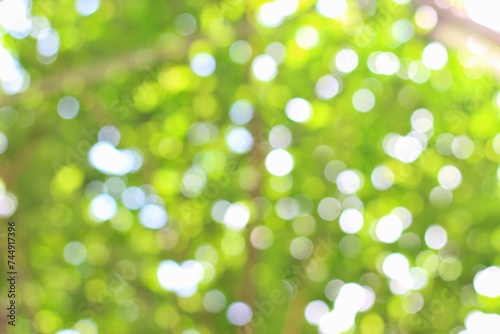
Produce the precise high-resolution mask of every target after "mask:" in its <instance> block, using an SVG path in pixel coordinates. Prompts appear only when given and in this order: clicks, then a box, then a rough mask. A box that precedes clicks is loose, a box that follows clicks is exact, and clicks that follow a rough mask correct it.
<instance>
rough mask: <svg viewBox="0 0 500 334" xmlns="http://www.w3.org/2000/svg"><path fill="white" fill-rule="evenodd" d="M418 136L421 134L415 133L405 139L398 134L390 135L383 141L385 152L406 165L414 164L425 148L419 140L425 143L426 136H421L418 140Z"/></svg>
mask: <svg viewBox="0 0 500 334" xmlns="http://www.w3.org/2000/svg"><path fill="white" fill-rule="evenodd" d="M417 134H419V133H418V132H414V133H410V134H409V135H407V136H404V137H403V136H400V135H398V134H394V133H389V134H388V135H386V136H385V138H384V141H383V146H384V151H385V152H386V153H387V154H389V155H390V156H391V157H393V158H396V159H398V160H400V161H402V162H404V163H412V162H413V161H415V160H417V159H418V157H420V155H421V154H422V152H423V151H424V148H425V147H424V145H423V144H422V142H421V141H420V140H419V139H421V140H422V141H425V140H426V138H425V136H424V137H422V135H421V134H420V135H419V137H418V138H417Z"/></svg>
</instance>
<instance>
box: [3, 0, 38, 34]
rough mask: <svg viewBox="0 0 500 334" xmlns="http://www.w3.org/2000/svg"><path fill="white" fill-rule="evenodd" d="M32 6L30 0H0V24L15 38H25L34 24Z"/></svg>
mask: <svg viewBox="0 0 500 334" xmlns="http://www.w3.org/2000/svg"><path fill="white" fill-rule="evenodd" d="M30 7H31V2H30V1H23V0H3V1H0V26H2V27H3V28H4V29H5V30H6V31H7V32H8V33H9V34H10V35H11V36H12V37H14V38H17V39H22V38H25V37H26V36H28V34H29V32H30V30H31V26H32V21H31V15H30V9H31V8H30Z"/></svg>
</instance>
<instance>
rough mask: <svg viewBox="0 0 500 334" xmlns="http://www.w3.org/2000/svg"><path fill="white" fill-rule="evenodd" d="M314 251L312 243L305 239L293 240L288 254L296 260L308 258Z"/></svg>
mask: <svg viewBox="0 0 500 334" xmlns="http://www.w3.org/2000/svg"><path fill="white" fill-rule="evenodd" d="M313 250H314V244H313V242H312V241H311V240H310V239H309V238H307V237H297V238H294V239H293V240H292V242H291V244H290V254H292V256H293V257H294V258H296V259H298V260H305V259H307V258H309V257H310V256H311V255H312V253H313Z"/></svg>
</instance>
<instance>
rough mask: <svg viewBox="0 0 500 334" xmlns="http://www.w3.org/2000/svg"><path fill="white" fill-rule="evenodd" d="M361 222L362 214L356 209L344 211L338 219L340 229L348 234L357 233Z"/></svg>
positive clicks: (361, 224) (361, 225)
mask: <svg viewBox="0 0 500 334" xmlns="http://www.w3.org/2000/svg"><path fill="white" fill-rule="evenodd" d="M363 221H364V220H363V214H362V213H361V212H359V211H358V210H356V209H347V210H345V211H344V212H342V214H341V215H340V218H339V224H340V228H341V229H342V231H344V232H345V233H349V234H355V233H358V232H359V231H360V230H361V228H362V227H363Z"/></svg>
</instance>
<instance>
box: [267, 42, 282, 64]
mask: <svg viewBox="0 0 500 334" xmlns="http://www.w3.org/2000/svg"><path fill="white" fill-rule="evenodd" d="M266 54H268V55H270V56H271V57H273V59H274V60H275V61H276V63H277V64H281V63H282V62H283V61H284V60H285V57H286V48H285V46H284V45H283V44H281V43H279V42H273V43H271V44H269V45H268V46H267V47H266Z"/></svg>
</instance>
